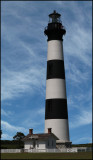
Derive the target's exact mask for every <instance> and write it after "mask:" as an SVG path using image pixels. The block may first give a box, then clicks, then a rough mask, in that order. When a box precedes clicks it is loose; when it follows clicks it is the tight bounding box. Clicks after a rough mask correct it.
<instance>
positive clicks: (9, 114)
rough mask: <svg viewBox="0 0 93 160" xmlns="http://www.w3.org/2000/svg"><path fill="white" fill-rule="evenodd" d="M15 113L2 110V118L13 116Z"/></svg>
mask: <svg viewBox="0 0 93 160" xmlns="http://www.w3.org/2000/svg"><path fill="white" fill-rule="evenodd" d="M12 114H13V113H12V112H11V111H5V110H4V109H1V116H6V117H8V116H11V115H12Z"/></svg>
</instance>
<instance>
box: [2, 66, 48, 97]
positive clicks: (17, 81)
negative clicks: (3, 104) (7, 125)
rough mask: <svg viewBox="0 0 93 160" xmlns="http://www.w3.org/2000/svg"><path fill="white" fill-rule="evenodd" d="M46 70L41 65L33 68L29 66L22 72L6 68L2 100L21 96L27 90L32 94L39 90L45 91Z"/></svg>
mask: <svg viewBox="0 0 93 160" xmlns="http://www.w3.org/2000/svg"><path fill="white" fill-rule="evenodd" d="M44 72H45V70H44V69H43V68H41V67H40V66H38V67H35V66H33V68H31V69H30V68H28V69H26V70H24V71H22V72H21V71H19V72H16V71H9V70H8V69H6V70H5V72H4V75H5V74H6V75H5V76H3V78H2V80H1V83H2V87H1V93H2V95H1V98H2V100H5V99H12V98H15V97H18V96H21V95H22V94H23V93H24V92H26V91H29V92H30V94H31V93H34V92H35V91H39V90H42V92H43V88H45V80H44ZM6 79H7V82H6Z"/></svg>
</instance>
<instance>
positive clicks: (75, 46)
mask: <svg viewBox="0 0 93 160" xmlns="http://www.w3.org/2000/svg"><path fill="white" fill-rule="evenodd" d="M53 10H56V11H57V12H59V13H60V14H61V15H62V16H61V20H62V23H63V25H64V26H65V28H66V31H67V32H66V35H65V36H64V41H63V45H64V63H65V72H66V90H67V103H68V116H69V130H70V140H71V141H72V143H90V142H92V2H91V1H84V2H83V1H76V2H75V1H44V2H41V1H38V2H36V1H19V2H18V1H6V2H4V1H3V2H1V84H2V85H1V100H2V102H1V127H2V132H3V134H2V139H12V138H13V136H14V135H15V134H16V132H23V133H24V134H25V135H27V134H28V129H29V128H33V129H34V133H42V132H44V117H45V94H46V64H47V37H46V36H45V35H44V28H45V27H46V26H47V24H48V20H49V19H48V15H49V14H50V13H51V12H53Z"/></svg>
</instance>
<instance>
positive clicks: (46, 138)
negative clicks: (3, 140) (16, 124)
mask: <svg viewBox="0 0 93 160" xmlns="http://www.w3.org/2000/svg"><path fill="white" fill-rule="evenodd" d="M56 140H58V138H57V137H56V136H55V135H54V134H53V133H52V132H51V128H48V133H41V134H33V129H29V134H28V135H27V136H25V137H24V138H23V141H24V149H39V150H41V149H56Z"/></svg>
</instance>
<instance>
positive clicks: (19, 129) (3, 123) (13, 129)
mask: <svg viewBox="0 0 93 160" xmlns="http://www.w3.org/2000/svg"><path fill="white" fill-rule="evenodd" d="M1 128H2V131H3V130H4V131H7V132H9V131H10V132H24V133H26V132H27V129H25V128H24V127H19V126H14V125H11V124H9V123H8V122H6V121H2V120H1Z"/></svg>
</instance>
